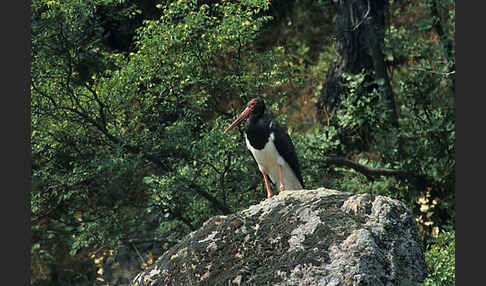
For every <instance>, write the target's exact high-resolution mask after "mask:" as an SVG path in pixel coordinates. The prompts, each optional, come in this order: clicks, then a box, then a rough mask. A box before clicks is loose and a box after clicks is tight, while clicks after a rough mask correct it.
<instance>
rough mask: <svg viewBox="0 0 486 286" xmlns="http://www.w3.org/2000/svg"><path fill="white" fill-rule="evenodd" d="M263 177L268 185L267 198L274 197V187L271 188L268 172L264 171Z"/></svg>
mask: <svg viewBox="0 0 486 286" xmlns="http://www.w3.org/2000/svg"><path fill="white" fill-rule="evenodd" d="M262 174H263V179H264V180H265V186H266V187H267V198H271V197H272V189H270V183H269V182H268V178H267V174H266V173H265V172H263V171H262Z"/></svg>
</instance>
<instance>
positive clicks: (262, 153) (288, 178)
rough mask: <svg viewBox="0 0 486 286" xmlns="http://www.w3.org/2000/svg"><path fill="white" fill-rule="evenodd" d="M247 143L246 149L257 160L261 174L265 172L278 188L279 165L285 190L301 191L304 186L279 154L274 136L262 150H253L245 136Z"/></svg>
mask: <svg viewBox="0 0 486 286" xmlns="http://www.w3.org/2000/svg"><path fill="white" fill-rule="evenodd" d="M245 141H246V147H247V148H248V150H250V152H251V153H252V154H253V157H254V158H255V160H256V162H257V164H258V168H259V169H260V171H261V172H265V173H266V174H267V175H268V176H269V177H270V180H272V182H273V183H274V184H275V185H277V189H278V186H279V185H280V173H279V172H280V170H279V165H280V166H282V177H283V184H284V189H285V190H301V189H303V188H302V185H301V184H300V182H299V180H298V179H297V177H296V176H295V174H294V172H293V171H292V169H291V168H290V166H289V165H288V164H287V162H285V160H284V159H283V158H282V157H281V156H280V155H279V154H278V152H277V148H276V147H275V144H273V134H271V136H270V140H268V142H267V144H265V147H264V148H263V149H262V150H258V149H255V148H253V147H252V146H251V145H250V142H249V141H248V139H247V138H246V134H245Z"/></svg>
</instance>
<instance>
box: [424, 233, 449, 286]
mask: <svg viewBox="0 0 486 286" xmlns="http://www.w3.org/2000/svg"><path fill="white" fill-rule="evenodd" d="M455 247H456V235H455V232H454V231H442V232H441V233H440V234H439V236H438V237H437V238H436V241H434V243H433V244H431V245H430V246H429V248H428V249H427V251H426V252H425V261H426V262H427V273H428V274H427V278H426V279H425V281H424V283H423V285H424V286H429V285H430V286H431V285H441V286H442V285H444V286H447V285H455V284H456V273H455V271H456V262H455V259H456V250H455Z"/></svg>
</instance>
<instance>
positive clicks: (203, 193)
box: [30, 0, 455, 285]
mask: <svg viewBox="0 0 486 286" xmlns="http://www.w3.org/2000/svg"><path fill="white" fill-rule="evenodd" d="M440 2H441V5H439V6H437V7H436V8H437V11H436V12H437V13H435V14H434V13H432V14H433V15H432V14H431V13H430V11H431V10H430V9H429V8H430V7H432V6H431V5H430V4H431V2H430V1H422V2H419V3H408V4H403V3H400V4H399V5H398V4H397V5H392V6H390V7H391V8H390V11H389V13H390V15H391V16H393V17H394V18H392V20H390V22H389V23H388V24H387V30H386V36H385V48H384V54H385V58H386V64H387V66H388V70H389V73H390V78H391V86H392V88H393V92H394V94H395V99H396V105H397V107H398V110H399V126H400V128H399V129H398V130H396V129H395V128H394V127H393V126H392V125H391V123H390V122H389V121H388V120H387V118H389V116H388V113H389V110H388V107H387V103H386V102H385V101H384V100H383V98H382V96H381V94H382V87H383V82H380V81H376V82H371V83H366V84H364V82H366V80H365V79H366V78H367V77H369V76H372V75H371V74H369V73H360V74H347V75H345V82H344V84H345V85H346V87H347V88H348V91H349V92H348V93H346V94H343V96H342V98H341V100H342V102H343V106H344V108H343V109H341V110H339V111H338V113H337V114H335V115H334V116H332V117H329V118H326V119H327V121H325V122H320V123H318V121H317V120H316V118H318V115H316V113H315V112H314V111H312V110H313V109H306V110H305V111H304V109H302V110H300V109H296V108H295V106H300V105H299V104H300V103H302V102H305V101H308V102H309V103H307V106H309V105H313V104H314V103H315V101H313V100H314V99H315V98H316V94H318V93H319V90H320V89H322V87H323V84H324V76H323V75H325V73H326V72H327V71H328V69H329V67H330V64H331V62H332V60H333V58H334V53H335V51H334V47H333V46H332V33H333V31H334V29H333V25H334V23H333V21H332V12H333V11H332V6H331V5H330V4H329V1H308V0H301V1H297V2H296V4H295V5H294V6H293V8H292V11H288V12H289V13H288V14H287V16H286V17H282V18H278V19H275V18H272V17H270V15H271V14H272V13H273V14H278V7H277V8H276V7H275V5H277V4H278V3H275V2H270V1H267V0H245V1H228V0H221V1H210V2H208V1H195V0H191V1H163V2H161V3H160V4H156V3H154V7H153V8H155V9H158V10H157V11H159V12H160V14H159V16H157V17H147V16H144V15H145V12H143V11H142V10H141V9H142V8H140V7H137V6H136V5H135V4H132V3H133V2H130V1H124V0H89V1H74V0H68V1H47V0H34V1H33V2H32V35H31V38H32V50H31V56H32V62H31V66H30V68H31V76H32V83H31V99H32V104H31V110H32V118H31V125H32V136H31V146H32V147H31V148H32V157H33V158H32V165H33V166H32V192H31V201H30V204H31V209H32V218H31V225H32V233H33V246H32V256H33V257H34V259H33V260H34V261H36V262H39V263H44V264H45V265H57V264H60V263H61V262H60V261H64V260H63V259H65V257H64V256H70V257H71V258H73V259H79V260H81V259H84V258H86V257H87V256H88V255H90V254H92V253H93V252H94V251H95V250H99V249H103V251H106V250H113V249H116V247H118V245H119V244H120V243H136V241H137V239H142V238H143V239H144V240H150V239H152V238H153V239H154V241H157V242H154V244H153V245H154V247H156V248H157V247H158V248H161V249H162V251H164V250H166V249H168V248H169V247H170V246H172V245H173V244H174V243H176V242H177V241H178V240H179V239H181V238H182V237H183V236H184V235H186V234H187V233H188V232H190V231H192V230H194V229H197V228H198V227H199V226H200V225H201V224H202V223H203V222H204V221H205V220H207V219H208V218H210V217H212V216H214V215H217V214H225V213H230V212H235V211H237V210H240V209H243V208H246V207H248V206H249V205H252V204H255V203H257V202H258V201H260V200H262V199H264V197H265V190H264V185H263V181H262V178H261V175H260V173H259V171H258V169H257V168H256V165H255V163H254V161H253V159H252V158H251V156H249V154H248V151H247V150H246V146H245V145H244V140H243V136H242V135H243V132H242V129H241V128H240V129H235V130H233V131H231V133H229V134H223V130H224V128H225V127H227V125H228V124H229V123H230V121H231V120H232V119H234V117H235V116H236V114H237V113H239V112H240V111H241V108H242V107H243V106H244V105H245V104H246V102H247V101H248V100H249V99H250V98H253V97H256V96H260V97H263V98H264V99H265V100H266V103H267V106H268V109H269V111H270V112H273V113H275V114H276V116H277V118H278V120H279V121H280V122H282V123H283V124H284V125H286V126H288V127H289V128H288V130H289V132H290V133H291V136H292V140H293V142H294V144H295V145H296V149H297V153H298V156H299V159H300V162H301V168H302V173H303V177H304V181H305V182H306V187H307V188H316V187H321V186H325V187H329V188H334V189H338V190H343V191H351V192H356V193H363V192H368V193H372V194H382V195H388V196H392V197H395V198H398V199H400V200H402V201H404V202H406V203H407V204H408V205H409V206H410V207H411V208H412V209H413V210H414V212H415V214H416V215H417V222H418V224H419V228H420V230H421V232H422V234H424V235H433V234H435V233H436V231H437V230H438V227H439V226H440V227H441V228H442V226H443V225H453V218H454V216H455V206H454V183H455V176H454V172H455V160H454V152H455V151H454V141H455V121H454V75H455V74H454V73H453V72H452V71H453V67H454V58H453V55H454V46H453V45H452V48H451V46H450V45H449V43H450V42H454V21H455V12H454V9H453V8H454V7H453V5H454V4H453V2H450V1H445V0H444V1H440ZM277 6H278V5H277ZM144 9H145V8H144ZM324 12H325V13H324ZM323 15H324V16H323ZM431 15H432V16H431ZM410 19H416V20H414V21H411V20H410ZM111 22H112V23H115V24H116V26H119V27H121V28H120V29H119V30H118V31H114V30H113V29H112V28H110V26H109V25H108V23H111ZM437 23H440V24H441V25H442V26H443V27H445V28H444V31H443V34H442V36H441V37H440V38H438V37H437V36H436V34H437V32H436V29H437ZM121 30H123V32H122V31H121ZM117 33H118V34H117ZM132 33H133V35H134V37H133V38H132ZM117 37H118V38H123V39H120V40H119V41H120V42H122V43H125V44H123V45H122V44H119V45H114V44H113V43H112V42H111V41H112V40H113V38H117ZM110 39H111V40H110ZM363 89H366V91H367V96H364V97H363V96H360V94H361V91H362V90H363ZM309 110H310V111H309ZM283 111H284V112H283ZM299 116H300V117H299ZM399 139H400V140H399ZM330 155H338V156H342V157H345V158H348V159H352V160H354V161H356V162H357V163H360V164H362V165H365V166H367V167H370V168H393V169H397V170H402V171H406V172H410V173H414V174H419V175H423V176H425V177H427V179H428V180H429V182H428V184H427V185H426V187H420V186H418V185H417V184H416V182H412V181H410V180H407V179H401V178H396V177H379V176H378V177H369V176H368V177H367V176H365V175H363V174H362V173H360V172H358V171H355V170H350V169H349V168H343V167H334V166H331V165H329V164H327V163H326V162H325V160H323V159H324V158H325V157H326V156H330ZM441 235H442V237H444V235H443V234H441ZM444 239H445V238H444ZM134 241H135V242H134ZM439 241H440V239H439ZM159 242H161V243H159ZM437 245H439V244H437ZM437 247H438V246H437ZM434 249H436V248H433V247H432V248H430V250H429V251H428V259H429V261H428V263H429V266H430V265H435V266H437V267H439V264H434V262H432V261H436V260H435V259H436V258H433V257H436V256H434V255H435V254H433V253H434V251H435V252H436V253H437V254H441V253H439V252H437V251H436V250H434ZM63 255H64V256H63ZM448 257H449V258H450V257H453V252H450V255H449V256H448ZM431 259H432V260H431ZM437 259H438V258H437ZM440 259H442V258H440ZM444 265H445V264H442V266H440V267H443V266H444ZM447 265H450V264H447ZM435 266H434V267H435ZM63 267H68V266H63ZM431 267H432V266H431ZM444 267H445V266H444ZM44 268H45V267H44ZM33 269H34V267H33ZM35 269H37V268H35ZM433 269H435V270H434V271H435V272H434V273H439V272H438V271H439V269H443V268H433ZM447 269H449V268H447ZM436 270H437V271H436ZM69 271H71V272H73V273H76V271H74V270H73V269H70V270H66V271H65V273H68V272H69ZM447 271H448V272H445V274H444V276H443V277H447V279H449V278H450V277H451V276H449V274H448V273H450V271H449V270H447ZM41 272H46V271H45V270H42V271H41V270H37V272H36V274H37V275H38V276H37V278H36V279H37V280H36V281H39V280H42V279H44V280H45V281H48V278H45V277H44V276H45V275H46V274H45V273H44V274H42V275H41ZM50 274H51V275H53V276H54V273H53V272H52V271H51V273H50ZM446 275H447V276H446ZM41 276H42V277H44V278H42V279H41V278H39V277H41ZM434 277H435V276H434ZM437 277H438V278H437V279H440V277H439V276H437ZM431 279H435V280H434V281H438V280H436V278H431ZM51 282H52V281H51ZM46 283H49V281H48V282H46ZM427 283H428V282H427ZM427 285H432V284H427Z"/></svg>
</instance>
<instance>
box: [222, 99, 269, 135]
mask: <svg viewBox="0 0 486 286" xmlns="http://www.w3.org/2000/svg"><path fill="white" fill-rule="evenodd" d="M264 112H265V104H264V103H263V100H261V99H259V98H254V99H252V100H250V102H248V104H247V105H246V108H245V110H243V112H242V113H241V114H240V116H238V118H236V120H235V121H233V123H231V125H230V126H228V128H226V129H225V130H224V133H228V131H230V130H231V129H233V127H235V126H236V125H238V124H240V123H241V122H242V121H243V119H245V118H247V117H248V116H250V115H261V114H263V113H264Z"/></svg>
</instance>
